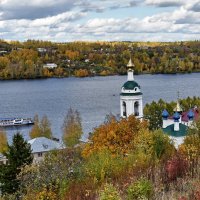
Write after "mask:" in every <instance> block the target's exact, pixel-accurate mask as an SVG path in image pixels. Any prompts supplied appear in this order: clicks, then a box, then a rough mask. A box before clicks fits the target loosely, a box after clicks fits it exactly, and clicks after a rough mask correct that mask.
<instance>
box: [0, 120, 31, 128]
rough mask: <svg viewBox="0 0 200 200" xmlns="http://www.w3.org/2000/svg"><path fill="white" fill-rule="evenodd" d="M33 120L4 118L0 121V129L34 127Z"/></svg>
mask: <svg viewBox="0 0 200 200" xmlns="http://www.w3.org/2000/svg"><path fill="white" fill-rule="evenodd" d="M33 124H34V122H33V120H32V119H31V118H4V119H0V127H7V126H23V125H33Z"/></svg>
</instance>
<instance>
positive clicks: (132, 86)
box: [120, 81, 142, 96]
mask: <svg viewBox="0 0 200 200" xmlns="http://www.w3.org/2000/svg"><path fill="white" fill-rule="evenodd" d="M120 95H122V96H138V95H142V93H141V91H140V86H139V85H138V84H137V83H136V82H135V81H127V82H126V83H124V85H123V86H122V90H121V94H120Z"/></svg>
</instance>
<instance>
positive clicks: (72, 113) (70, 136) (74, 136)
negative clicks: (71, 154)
mask: <svg viewBox="0 0 200 200" xmlns="http://www.w3.org/2000/svg"><path fill="white" fill-rule="evenodd" d="M82 133H83V131H82V125H81V117H80V114H79V112H78V111H77V110H73V109H72V108H70V109H69V111H68V113H67V115H66V117H65V119H64V123H63V141H64V143H65V144H66V146H68V147H73V146H74V145H75V144H78V143H79V139H80V138H81V135H82Z"/></svg>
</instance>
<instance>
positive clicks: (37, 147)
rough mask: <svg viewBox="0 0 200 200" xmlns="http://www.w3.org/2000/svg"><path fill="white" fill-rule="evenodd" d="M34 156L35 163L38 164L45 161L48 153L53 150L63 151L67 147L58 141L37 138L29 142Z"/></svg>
mask: <svg viewBox="0 0 200 200" xmlns="http://www.w3.org/2000/svg"><path fill="white" fill-rule="evenodd" d="M28 143H29V144H30V145H31V150H32V154H33V163H38V162H40V161H42V160H43V159H44V156H45V154H46V153H48V152H50V151H53V150H62V149H64V148H65V146H64V145H63V144H61V143H59V142H57V141H54V140H51V139H48V138H46V137H37V138H34V139H32V140H29V141H28Z"/></svg>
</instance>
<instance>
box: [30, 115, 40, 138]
mask: <svg viewBox="0 0 200 200" xmlns="http://www.w3.org/2000/svg"><path fill="white" fill-rule="evenodd" d="M29 135H30V137H31V138H32V139H33V138H36V137H40V136H41V135H40V122H39V116H38V114H36V115H35V116H34V125H33V127H32V129H31V131H30V132H29Z"/></svg>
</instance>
